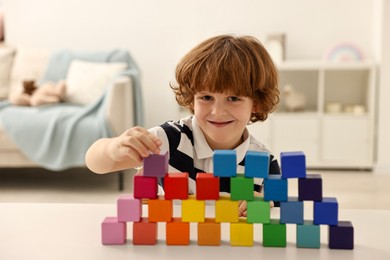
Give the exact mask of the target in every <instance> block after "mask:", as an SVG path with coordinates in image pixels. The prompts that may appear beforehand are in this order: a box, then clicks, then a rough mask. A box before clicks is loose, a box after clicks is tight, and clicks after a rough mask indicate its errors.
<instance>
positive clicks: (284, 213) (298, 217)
mask: <svg viewBox="0 0 390 260" xmlns="http://www.w3.org/2000/svg"><path fill="white" fill-rule="evenodd" d="M280 223H284V224H303V202H302V201H299V200H298V197H288V200H287V201H285V202H281V203H280Z"/></svg>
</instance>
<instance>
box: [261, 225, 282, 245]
mask: <svg viewBox="0 0 390 260" xmlns="http://www.w3.org/2000/svg"><path fill="white" fill-rule="evenodd" d="M286 245H287V238H286V224H281V223H280V220H279V219H271V221H270V223H269V224H263V246H265V247H286Z"/></svg>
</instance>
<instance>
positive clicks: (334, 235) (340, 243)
mask: <svg viewBox="0 0 390 260" xmlns="http://www.w3.org/2000/svg"><path fill="white" fill-rule="evenodd" d="M353 233H354V232H353V226H352V223H351V221H339V223H338V224H337V225H335V226H329V234H328V240H329V241H328V242H329V248H330V249H353V244H354V242H353V241H354V239H353V236H354V235H353Z"/></svg>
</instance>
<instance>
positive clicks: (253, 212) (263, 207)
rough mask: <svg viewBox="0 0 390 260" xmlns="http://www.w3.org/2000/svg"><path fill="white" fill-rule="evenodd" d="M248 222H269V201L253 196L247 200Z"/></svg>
mask: <svg viewBox="0 0 390 260" xmlns="http://www.w3.org/2000/svg"><path fill="white" fill-rule="evenodd" d="M246 213H247V217H246V219H247V222H248V223H270V216H271V207H270V204H269V201H265V200H264V199H263V198H261V197H255V198H254V200H253V201H248V202H247V211H246Z"/></svg>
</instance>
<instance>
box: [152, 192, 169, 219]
mask: <svg viewBox="0 0 390 260" xmlns="http://www.w3.org/2000/svg"><path fill="white" fill-rule="evenodd" d="M148 210H149V211H148V220H149V222H170V221H171V220H172V216H173V206H172V200H165V199H164V196H158V198H157V199H150V200H149V201H148Z"/></svg>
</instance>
